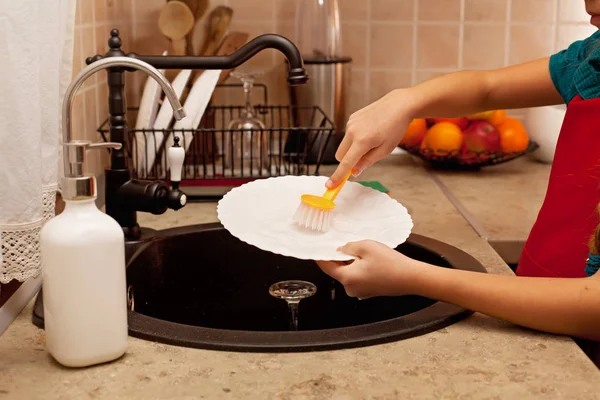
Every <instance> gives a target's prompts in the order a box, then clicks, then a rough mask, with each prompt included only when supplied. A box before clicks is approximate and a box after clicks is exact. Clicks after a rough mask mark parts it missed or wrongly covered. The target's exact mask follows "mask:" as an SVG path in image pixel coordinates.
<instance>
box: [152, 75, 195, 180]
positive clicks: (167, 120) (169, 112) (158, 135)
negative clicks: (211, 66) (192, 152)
mask: <svg viewBox="0 0 600 400" xmlns="http://www.w3.org/2000/svg"><path fill="white" fill-rule="evenodd" d="M191 73H192V70H191V69H184V70H181V71H180V72H179V73H178V74H177V76H176V77H175V79H173V82H171V86H172V87H173V90H174V91H175V94H176V95H177V98H178V99H181V94H182V93H183V90H184V89H185V85H187V82H188V80H189V79H190V75H191ZM184 108H185V107H184ZM172 119H173V108H172V107H171V104H170V103H169V100H168V99H165V100H164V101H163V103H162V105H161V106H160V109H159V111H158V115H157V117H156V121H155V122H154V127H153V128H154V129H155V132H154V135H153V136H154V138H152V137H150V138H148V141H147V144H148V146H147V149H146V150H147V159H146V160H147V163H146V165H147V166H148V169H147V172H149V171H150V170H151V169H152V167H153V165H154V160H155V159H156V152H157V150H159V149H160V146H161V145H162V142H163V140H164V132H162V130H164V129H167V128H168V127H169V125H171V120H172Z"/></svg>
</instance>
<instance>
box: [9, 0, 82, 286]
mask: <svg viewBox="0 0 600 400" xmlns="http://www.w3.org/2000/svg"><path fill="white" fill-rule="evenodd" d="M86 1H87V0H86ZM74 20H75V0H43V1H41V0H17V1H15V0H0V243H1V245H2V253H1V255H0V283H7V282H9V281H11V280H13V279H16V280H19V281H21V282H22V281H25V280H26V279H28V278H31V277H35V276H37V275H39V273H40V249H39V233H40V230H41V228H42V226H43V224H44V222H45V221H47V220H48V219H50V218H52V217H53V216H54V204H55V197H56V189H57V178H58V174H59V168H60V167H59V166H61V163H59V162H58V156H59V151H60V148H59V143H60V129H59V128H60V106H61V104H62V96H63V94H64V91H65V89H66V87H67V86H68V84H69V82H70V80H71V74H72V64H73V37H74V34H73V32H74V29H73V28H74V27H73V25H74ZM60 172H61V173H62V170H61V171H60Z"/></svg>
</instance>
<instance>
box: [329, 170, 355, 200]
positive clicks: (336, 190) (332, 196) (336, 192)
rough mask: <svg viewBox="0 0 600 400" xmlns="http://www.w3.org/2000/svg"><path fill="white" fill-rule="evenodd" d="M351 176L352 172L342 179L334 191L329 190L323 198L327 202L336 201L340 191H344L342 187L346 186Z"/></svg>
mask: <svg viewBox="0 0 600 400" xmlns="http://www.w3.org/2000/svg"><path fill="white" fill-rule="evenodd" d="M350 175H352V171H350V172H348V174H347V175H346V176H345V177H344V179H342V181H341V182H340V184H339V185H337V186H336V187H334V188H333V189H327V191H325V194H324V195H323V197H324V198H326V199H327V200H331V201H334V200H335V198H336V197H337V195H338V194H339V193H340V190H342V187H343V186H344V184H345V183H346V181H347V180H348V178H350Z"/></svg>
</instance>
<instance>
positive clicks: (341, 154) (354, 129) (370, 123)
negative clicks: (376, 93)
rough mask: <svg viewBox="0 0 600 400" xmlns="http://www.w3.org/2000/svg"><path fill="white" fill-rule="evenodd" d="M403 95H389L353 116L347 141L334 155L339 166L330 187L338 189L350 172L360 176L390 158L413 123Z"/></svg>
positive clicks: (347, 131)
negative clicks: (380, 161)
mask: <svg viewBox="0 0 600 400" xmlns="http://www.w3.org/2000/svg"><path fill="white" fill-rule="evenodd" d="M402 93H403V92H401V91H393V92H390V93H388V94H387V95H385V96H384V97H382V98H381V99H379V100H378V101H376V102H374V103H372V104H370V105H368V106H367V107H365V108H363V109H361V110H359V111H357V112H355V113H354V114H352V115H351V116H350V118H349V119H348V123H347V124H346V134H345V136H344V139H343V140H342V142H341V143H340V145H339V147H338V149H337V152H336V153H335V158H336V159H337V160H338V161H339V162H340V164H339V166H338V168H337V169H336V171H335V172H334V173H333V174H332V175H331V177H330V180H329V181H328V182H327V187H329V188H332V187H335V186H337V185H338V184H339V182H340V181H341V180H342V178H343V177H344V176H346V174H347V173H348V172H350V170H353V173H354V175H355V176H358V175H359V174H360V173H361V172H362V171H363V170H364V169H365V168H367V167H369V166H371V165H372V164H374V163H375V162H377V161H379V160H381V159H382V158H384V157H386V156H387V155H388V154H390V153H391V152H392V151H393V150H394V149H395V148H396V146H397V145H398V143H400V140H401V139H402V136H403V135H404V132H405V131H406V127H407V126H408V124H409V122H410V121H411V116H410V115H409V114H408V112H402V109H403V108H402V107H403V104H404V103H406V100H403V99H402V98H401V96H403V95H402Z"/></svg>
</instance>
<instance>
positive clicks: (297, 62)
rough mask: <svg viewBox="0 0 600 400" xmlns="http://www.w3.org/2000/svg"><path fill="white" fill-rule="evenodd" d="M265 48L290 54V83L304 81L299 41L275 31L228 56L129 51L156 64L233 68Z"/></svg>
mask: <svg viewBox="0 0 600 400" xmlns="http://www.w3.org/2000/svg"><path fill="white" fill-rule="evenodd" d="M265 49H276V50H278V51H280V52H281V53H282V54H283V55H284V56H285V57H286V58H287V60H288V62H289V71H288V84H289V85H291V86H294V85H302V84H305V83H306V82H307V81H308V75H307V74H306V71H305V70H304V61H303V60H302V56H301V55H300V51H299V50H298V48H297V47H296V45H295V44H294V43H292V42H291V41H290V40H289V39H287V38H286V37H284V36H281V35H276V34H272V33H268V34H264V35H260V36H257V37H256V38H254V39H252V40H251V41H249V42H248V43H246V44H245V45H244V46H242V47H240V48H239V49H238V50H237V51H236V52H235V53H233V54H230V55H228V56H207V57H196V56H140V55H137V54H135V53H130V54H129V56H131V57H135V58H137V59H138V60H143V61H146V62H147V63H150V64H152V65H154V66H155V67H156V68H171V69H180V68H181V69H183V68H189V69H231V68H235V67H238V66H240V65H241V64H243V63H245V62H246V61H248V60H249V59H251V58H252V57H254V56H255V55H256V54H257V53H258V52H260V51H262V50H265Z"/></svg>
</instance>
